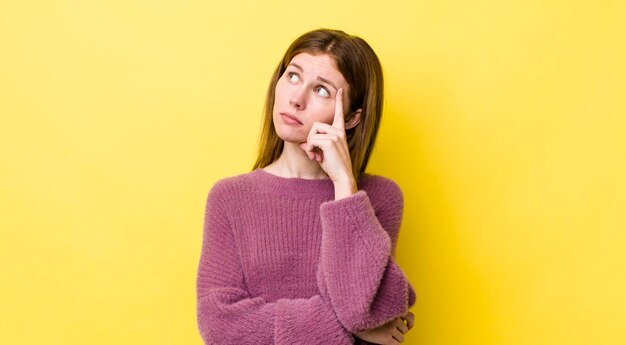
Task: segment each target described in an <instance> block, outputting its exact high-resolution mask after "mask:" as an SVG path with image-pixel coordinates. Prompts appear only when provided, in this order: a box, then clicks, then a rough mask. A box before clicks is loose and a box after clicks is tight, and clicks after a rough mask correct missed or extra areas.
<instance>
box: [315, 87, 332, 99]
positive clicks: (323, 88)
mask: <svg viewBox="0 0 626 345" xmlns="http://www.w3.org/2000/svg"><path fill="white" fill-rule="evenodd" d="M317 90H318V91H321V92H320V93H318V94H319V95H320V96H324V97H328V96H330V92H328V90H327V89H326V88H325V87H323V86H318V88H317Z"/></svg>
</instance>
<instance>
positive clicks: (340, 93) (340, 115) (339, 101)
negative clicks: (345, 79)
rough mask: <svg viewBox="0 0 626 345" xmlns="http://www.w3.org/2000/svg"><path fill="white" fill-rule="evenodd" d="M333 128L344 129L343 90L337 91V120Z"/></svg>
mask: <svg viewBox="0 0 626 345" xmlns="http://www.w3.org/2000/svg"><path fill="white" fill-rule="evenodd" d="M333 127H337V128H339V129H344V128H345V127H344V119H343V89H339V90H337V95H336V96H335V119H334V120H333Z"/></svg>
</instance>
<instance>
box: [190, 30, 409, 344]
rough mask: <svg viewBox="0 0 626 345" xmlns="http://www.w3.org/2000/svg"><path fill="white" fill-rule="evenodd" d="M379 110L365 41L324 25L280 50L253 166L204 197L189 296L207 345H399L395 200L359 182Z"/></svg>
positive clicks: (390, 188)
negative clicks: (194, 293)
mask: <svg viewBox="0 0 626 345" xmlns="http://www.w3.org/2000/svg"><path fill="white" fill-rule="evenodd" d="M382 104H383V77H382V69H381V66H380V63H379V61H378V58H377V56H376V54H375V53H374V51H373V50H372V49H371V48H370V46H369V45H368V44H367V43H366V42H365V41H364V40H362V39H361V38H359V37H355V36H350V35H347V34H346V33H344V32H343V31H337V30H328V29H320V30H314V31H311V32H308V33H305V34H303V35H302V36H300V37H298V38H297V39H296V40H295V41H294V42H293V43H292V44H291V46H290V47H289V48H288V49H287V52H286V53H285V55H284V57H283V59H282V60H281V61H280V63H279V64H278V67H277V69H276V70H275V72H274V74H273V77H272V79H271V82H270V85H269V89H268V93H267V98H266V105H265V119H264V125H263V131H262V134H261V142H260V151H259V156H258V159H257V161H256V163H255V164H254V166H253V168H252V171H251V172H249V173H246V174H240V175H237V176H231V177H227V178H224V179H221V180H219V181H217V182H216V183H215V184H214V185H213V187H212V188H211V190H210V192H209V193H208V197H207V203H206V209H205V222H204V235H203V244H202V251H201V255H200V263H199V267H198V276H197V287H196V288H197V321H198V327H199V330H200V334H201V336H202V338H203V340H204V342H205V343H206V344H354V343H355V341H356V343H366V342H371V343H375V344H399V343H401V342H403V340H404V334H405V333H406V332H407V331H408V330H409V329H410V328H411V327H413V314H412V313H411V312H409V311H408V309H409V308H410V307H411V306H413V305H414V304H415V299H416V295H415V291H414V289H413V287H412V286H411V284H410V283H409V281H408V280H407V278H406V276H405V275H404V273H403V271H402V270H401V268H400V267H399V266H398V265H397V263H396V262H395V259H394V256H395V247H396V240H397V238H398V232H399V227H400V222H401V219H402V210H403V195H402V191H401V190H400V188H399V186H398V185H397V184H396V183H395V182H394V181H392V180H391V179H388V178H385V177H382V176H378V175H370V174H367V173H365V167H366V165H367V162H368V159H369V156H370V152H371V150H372V147H373V145H374V141H375V138H376V133H377V131H378V127H379V123H380V118H381V113H382ZM405 321H406V322H407V323H406V324H405Z"/></svg>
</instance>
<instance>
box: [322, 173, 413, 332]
mask: <svg viewBox="0 0 626 345" xmlns="http://www.w3.org/2000/svg"><path fill="white" fill-rule="evenodd" d="M392 182H393V181H392ZM383 194H384V195H383V197H384V199H385V200H383V201H384V202H382V203H381V204H382V205H383V206H381V207H380V210H379V211H378V212H376V211H375V210H374V207H373V206H372V204H371V202H370V198H369V196H368V194H367V192H366V191H365V190H358V191H357V192H356V193H355V194H353V195H351V196H349V197H346V198H343V199H339V200H330V201H326V202H324V203H322V204H321V206H320V218H321V224H322V245H321V247H322V248H321V257H320V268H319V269H320V271H318V284H320V282H322V283H321V284H322V285H321V286H320V291H321V292H322V295H323V296H325V297H326V296H327V297H328V299H329V300H330V301H331V305H332V307H333V309H334V311H335V313H336V314H337V317H338V319H339V321H340V322H341V323H342V324H343V325H344V327H345V328H346V329H347V330H348V331H350V332H352V333H355V332H359V331H363V330H367V329H371V328H375V327H378V326H380V325H383V324H385V323H387V322H389V321H391V320H393V319H394V318H396V317H398V316H401V315H404V314H406V313H407V311H408V310H409V308H410V307H411V306H413V305H414V304H415V300H416V294H415V290H414V288H413V286H411V284H410V282H409V281H408V279H407V277H406V275H405V274H404V272H403V271H402V269H401V268H400V267H399V266H398V264H397V263H396V260H395V258H394V257H395V247H396V242H397V238H398V233H399V228H400V223H401V219H402V212H403V207H404V202H403V195H402V191H401V190H400V188H399V187H398V185H397V184H395V182H393V183H390V184H389V188H385V191H384V192H383ZM319 275H321V277H320V276H319Z"/></svg>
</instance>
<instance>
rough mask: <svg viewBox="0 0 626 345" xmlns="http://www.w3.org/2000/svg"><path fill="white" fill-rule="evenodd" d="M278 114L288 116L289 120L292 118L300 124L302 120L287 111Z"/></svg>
mask: <svg viewBox="0 0 626 345" xmlns="http://www.w3.org/2000/svg"><path fill="white" fill-rule="evenodd" d="M280 115H282V116H284V117H286V118H289V119H291V120H293V121H296V122H297V123H299V124H302V121H300V120H298V118H297V117H295V116H293V115H291V114H289V113H280Z"/></svg>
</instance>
